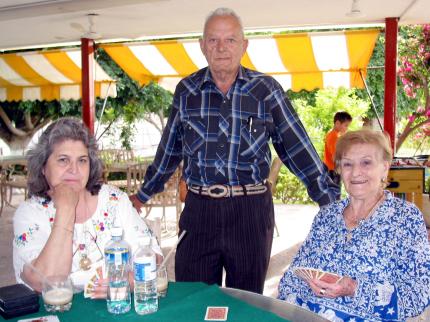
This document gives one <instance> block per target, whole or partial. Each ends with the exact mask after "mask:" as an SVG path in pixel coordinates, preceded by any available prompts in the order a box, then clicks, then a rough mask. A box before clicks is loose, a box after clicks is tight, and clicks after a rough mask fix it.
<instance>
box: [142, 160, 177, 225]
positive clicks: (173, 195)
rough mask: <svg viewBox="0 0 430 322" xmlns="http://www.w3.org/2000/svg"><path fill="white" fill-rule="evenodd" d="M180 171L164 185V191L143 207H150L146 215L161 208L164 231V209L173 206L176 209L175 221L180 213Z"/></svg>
mask: <svg viewBox="0 0 430 322" xmlns="http://www.w3.org/2000/svg"><path fill="white" fill-rule="evenodd" d="M181 172H182V169H181V168H180V167H178V169H176V171H175V172H174V173H173V175H172V176H171V177H170V179H169V180H168V181H167V182H166V184H165V185H164V191H162V192H160V193H157V194H155V195H154V196H152V198H151V199H149V200H148V202H146V204H145V207H151V208H150V210H149V211H147V215H149V212H150V211H151V209H152V208H153V207H162V208H163V215H162V217H161V220H163V221H164V230H167V223H166V207H171V206H175V207H176V220H178V218H179V216H180V214H181V211H182V203H181V201H180V200H179V191H178V185H179V180H180V178H181Z"/></svg>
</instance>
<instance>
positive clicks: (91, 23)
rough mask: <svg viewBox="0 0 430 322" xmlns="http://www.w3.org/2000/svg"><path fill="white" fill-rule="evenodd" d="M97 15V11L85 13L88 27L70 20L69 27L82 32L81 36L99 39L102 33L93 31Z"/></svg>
mask: <svg viewBox="0 0 430 322" xmlns="http://www.w3.org/2000/svg"><path fill="white" fill-rule="evenodd" d="M97 16H98V14H97V13H89V14H87V17H88V29H85V27H84V26H82V25H81V24H80V23H78V22H71V23H70V27H72V28H73V29H76V30H78V31H79V32H81V33H82V36H81V38H89V39H93V40H96V39H100V38H102V35H101V34H99V33H98V32H96V31H95V27H94V26H95V19H96V17H97Z"/></svg>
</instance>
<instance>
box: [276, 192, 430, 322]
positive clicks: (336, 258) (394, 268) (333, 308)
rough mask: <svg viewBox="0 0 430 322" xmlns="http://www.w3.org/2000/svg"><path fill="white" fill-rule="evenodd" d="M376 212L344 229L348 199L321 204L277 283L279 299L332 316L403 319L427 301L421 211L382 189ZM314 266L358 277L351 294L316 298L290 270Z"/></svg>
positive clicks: (429, 272) (427, 256) (429, 271)
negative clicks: (349, 236) (357, 224)
mask: <svg viewBox="0 0 430 322" xmlns="http://www.w3.org/2000/svg"><path fill="white" fill-rule="evenodd" d="M385 195H386V198H385V201H384V202H383V203H382V204H381V205H380V206H379V207H378V209H377V210H376V211H375V213H374V214H373V215H372V216H371V217H370V218H368V219H367V220H365V221H363V222H362V223H361V224H360V225H359V226H357V227H356V228H354V229H353V230H352V238H350V239H349V240H348V239H347V234H348V230H347V228H346V226H345V221H344V219H343V212H344V210H345V208H346V207H347V206H348V204H349V202H350V199H349V198H347V199H344V200H342V201H337V202H334V203H332V204H330V205H329V206H326V207H324V208H322V209H321V210H320V211H319V213H318V214H317V215H316V217H315V219H314V222H313V224H312V228H311V231H310V232H309V235H308V236H307V238H306V240H305V241H304V243H303V245H302V246H301V248H300V249H299V251H298V253H297V254H296V256H295V258H294V260H293V262H292V264H291V266H290V267H289V269H288V270H287V271H286V272H285V274H284V276H283V277H282V279H281V281H280V284H279V299H282V300H286V301H288V302H290V303H293V304H297V305H300V306H302V307H305V308H307V309H309V310H311V311H313V312H315V313H318V314H319V315H322V316H324V317H325V318H327V319H329V320H331V321H349V322H352V321H355V322H358V321H405V319H406V318H407V317H412V316H417V315H419V314H421V313H422V312H423V311H424V309H425V308H426V307H427V306H428V305H429V301H430V244H429V241H428V239H427V232H426V228H425V224H424V220H423V216H422V214H421V212H420V211H419V210H418V209H417V208H416V207H415V206H414V205H413V204H411V203H409V202H407V201H404V200H401V199H399V198H395V197H393V196H392V195H391V193H390V192H388V191H386V192H385ZM295 267H313V268H318V269H322V270H325V271H329V272H333V273H336V274H339V275H342V276H349V277H351V278H353V279H355V280H357V282H358V286H357V290H356V293H355V296H354V297H338V298H335V299H328V298H320V297H317V296H315V295H314V294H313V292H312V290H311V289H310V287H309V286H308V284H307V283H306V282H304V281H303V280H301V279H300V278H299V277H297V276H296V275H295V274H294V273H293V269H294V268H295Z"/></svg>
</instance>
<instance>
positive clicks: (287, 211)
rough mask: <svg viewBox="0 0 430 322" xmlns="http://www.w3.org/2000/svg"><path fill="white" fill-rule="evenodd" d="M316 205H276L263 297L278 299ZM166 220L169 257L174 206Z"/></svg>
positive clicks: (6, 268)
mask: <svg viewBox="0 0 430 322" xmlns="http://www.w3.org/2000/svg"><path fill="white" fill-rule="evenodd" d="M22 198H23V196H22V195H15V196H14V198H13V200H12V203H13V204H14V205H17V204H18V203H19V202H20V201H21V200H22ZM317 209H318V208H317V207H314V206H302V205H297V206H288V205H276V210H275V216H276V224H277V227H278V230H279V236H276V233H275V237H274V239H273V248H272V257H271V261H270V266H269V271H268V274H267V279H266V285H265V290H264V294H266V295H269V296H276V294H277V293H276V292H277V291H276V287H277V285H278V282H279V280H280V278H281V275H282V272H283V271H285V269H286V268H287V267H288V265H289V263H290V261H291V258H292V256H293V255H294V254H295V253H296V251H297V249H298V247H299V245H300V243H301V242H302V241H303V239H304V238H305V237H306V234H307V232H308V231H309V228H310V225H311V223H312V219H313V217H314V216H315V214H316V212H317ZM14 211H15V209H14V208H12V207H6V208H5V209H4V210H3V213H2V214H1V217H0V286H4V285H10V284H12V283H14V282H15V277H14V273H13V267H12V244H11V243H12V242H11V241H12V238H13V231H12V217H13V213H14ZM161 213H162V212H161V208H160V209H157V208H154V209H153V210H152V211H151V213H150V215H149V219H154V218H156V217H161ZM166 213H167V221H166V228H167V230H165V229H164V222H161V230H162V232H161V247H162V249H163V253H164V254H165V255H166V254H167V253H168V252H169V251H170V249H172V246H173V245H174V244H175V242H176V240H177V235H176V216H175V210H174V209H173V207H169V208H168V209H167V211H166ZM173 259H174V255H173V256H172V257H170V259H169V261H168V275H169V279H171V280H174V266H173V265H174V260H173Z"/></svg>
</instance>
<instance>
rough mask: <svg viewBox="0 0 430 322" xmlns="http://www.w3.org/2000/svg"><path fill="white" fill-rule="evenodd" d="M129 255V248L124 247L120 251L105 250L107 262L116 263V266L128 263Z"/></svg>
mask: <svg viewBox="0 0 430 322" xmlns="http://www.w3.org/2000/svg"><path fill="white" fill-rule="evenodd" d="M129 256H130V253H129V251H128V250H127V249H123V250H120V251H118V250H115V251H109V250H108V251H106V252H105V258H106V264H114V265H115V266H119V265H122V264H127V263H128V262H129Z"/></svg>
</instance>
